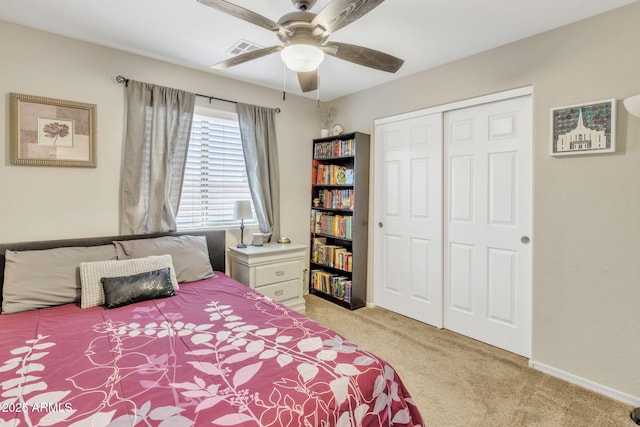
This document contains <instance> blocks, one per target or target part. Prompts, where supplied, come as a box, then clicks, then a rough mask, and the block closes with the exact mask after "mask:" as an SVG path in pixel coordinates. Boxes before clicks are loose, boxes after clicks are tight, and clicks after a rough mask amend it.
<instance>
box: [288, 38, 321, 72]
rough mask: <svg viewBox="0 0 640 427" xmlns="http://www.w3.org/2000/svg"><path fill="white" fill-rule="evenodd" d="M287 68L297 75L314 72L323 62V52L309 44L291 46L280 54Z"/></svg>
mask: <svg viewBox="0 0 640 427" xmlns="http://www.w3.org/2000/svg"><path fill="white" fill-rule="evenodd" d="M281 56H282V60H283V61H284V63H285V64H286V65H287V67H288V68H289V69H291V70H293V71H296V72H298V73H304V72H307V71H313V70H316V69H317V68H318V67H319V66H320V64H321V63H322V61H323V60H324V52H323V51H322V50H321V49H320V48H318V47H316V46H312V45H309V44H292V45H289V46H287V47H285V48H284V49H283V50H282V52H281Z"/></svg>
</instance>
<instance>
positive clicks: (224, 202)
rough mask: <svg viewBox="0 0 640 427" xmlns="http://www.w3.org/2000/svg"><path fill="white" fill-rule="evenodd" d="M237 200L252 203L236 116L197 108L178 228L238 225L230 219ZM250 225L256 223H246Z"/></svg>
mask: <svg viewBox="0 0 640 427" xmlns="http://www.w3.org/2000/svg"><path fill="white" fill-rule="evenodd" d="M236 200H251V193H250V192H249V183H248V181H247V172H246V169H245V164H244V156H243V154H242V142H241V141H240V128H239V125H238V119H237V116H236V115H235V114H233V113H226V114H225V113H224V112H219V111H213V110H205V109H196V114H194V116H193V124H192V125H191V136H190V139H189V151H188V153H187V163H186V166H185V171H184V182H183V185H182V195H181V198H180V207H179V208H178V215H177V218H176V222H177V224H178V229H179V230H184V229H194V228H216V227H229V226H232V225H236V224H239V221H238V220H236V219H234V217H233V202H234V201H236ZM254 218H255V214H254ZM252 223H254V224H255V220H250V221H245V224H252Z"/></svg>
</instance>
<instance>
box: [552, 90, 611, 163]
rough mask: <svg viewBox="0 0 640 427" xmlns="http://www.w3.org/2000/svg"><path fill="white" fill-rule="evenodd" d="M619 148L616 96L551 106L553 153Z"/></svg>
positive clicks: (561, 154)
mask: <svg viewBox="0 0 640 427" xmlns="http://www.w3.org/2000/svg"><path fill="white" fill-rule="evenodd" d="M615 151H616V100H615V99H608V100H605V101H597V102H592V103H589V104H580V105H570V106H567V107H558V108H552V109H551V153H550V154H551V155H552V156H566V155H576V154H597V153H613V152H615Z"/></svg>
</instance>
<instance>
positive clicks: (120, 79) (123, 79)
mask: <svg viewBox="0 0 640 427" xmlns="http://www.w3.org/2000/svg"><path fill="white" fill-rule="evenodd" d="M116 81H117V82H118V83H122V84H124V85H125V86H127V84H128V83H129V79H128V78H126V77H125V76H122V75H121V76H117V77H116ZM196 96H199V97H201V98H207V99H208V100H209V104H211V101H212V100H214V99H215V100H216V101H222V102H230V103H232V104H237V103H238V101H232V100H230V99H224V98H218V97H217V96H211V95H202V94H199V93H196ZM280 111H281V110H280V108H276V113H279V112H280Z"/></svg>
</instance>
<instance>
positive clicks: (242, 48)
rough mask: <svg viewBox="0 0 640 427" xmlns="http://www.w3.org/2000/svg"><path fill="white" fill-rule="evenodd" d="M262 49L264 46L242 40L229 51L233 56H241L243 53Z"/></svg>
mask: <svg viewBox="0 0 640 427" xmlns="http://www.w3.org/2000/svg"><path fill="white" fill-rule="evenodd" d="M258 49H262V46H260V45H257V44H255V43H252V42H250V41H247V40H243V39H240V40H239V41H237V42H236V43H235V44H234V45H233V46H231V48H230V49H229V50H228V52H229V53H231V54H233V55H240V54H241V53H248V52H253V51H254V50H258Z"/></svg>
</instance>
